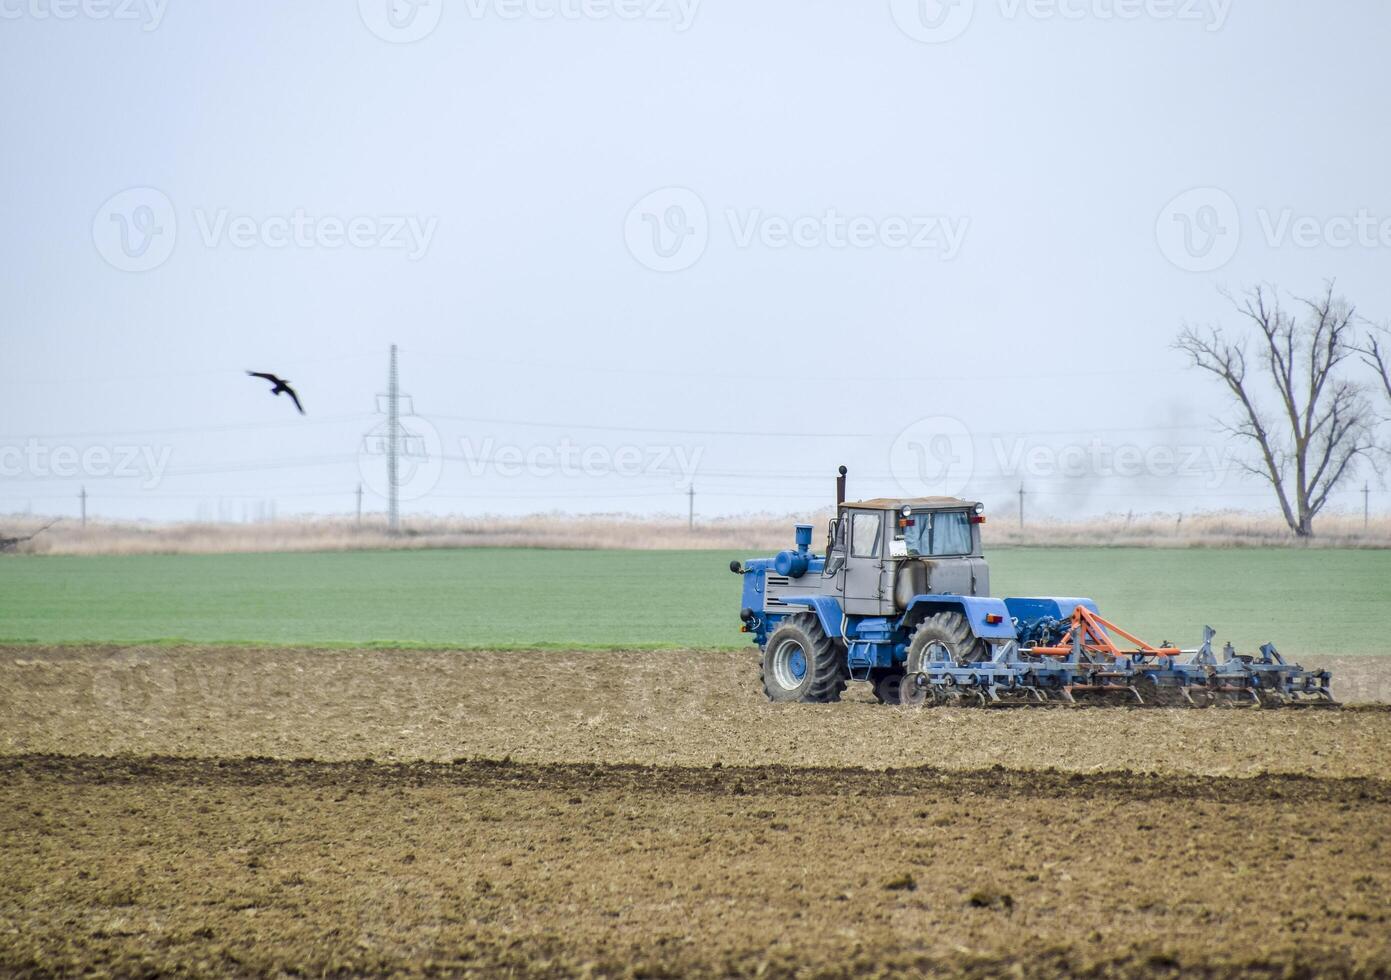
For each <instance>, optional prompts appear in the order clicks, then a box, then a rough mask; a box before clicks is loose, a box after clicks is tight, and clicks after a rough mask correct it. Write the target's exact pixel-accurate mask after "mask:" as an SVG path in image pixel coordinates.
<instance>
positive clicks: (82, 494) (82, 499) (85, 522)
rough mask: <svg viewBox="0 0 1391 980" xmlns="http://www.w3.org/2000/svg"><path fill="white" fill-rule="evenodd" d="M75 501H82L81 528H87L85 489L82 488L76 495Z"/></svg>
mask: <svg viewBox="0 0 1391 980" xmlns="http://www.w3.org/2000/svg"><path fill="white" fill-rule="evenodd" d="M77 499H78V500H80V501H82V526H83V527H86V526H87V488H86V487H83V488H82V492H81V493H79V494H78V495H77Z"/></svg>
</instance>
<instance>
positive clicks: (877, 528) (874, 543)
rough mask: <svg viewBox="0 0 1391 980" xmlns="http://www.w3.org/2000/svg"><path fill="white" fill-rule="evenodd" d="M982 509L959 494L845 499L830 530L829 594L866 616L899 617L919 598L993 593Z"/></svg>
mask: <svg viewBox="0 0 1391 980" xmlns="http://www.w3.org/2000/svg"><path fill="white" fill-rule="evenodd" d="M984 512H985V506H984V505H983V504H981V503H979V502H977V501H972V500H962V499H960V498H957V497H915V498H887V497H881V498H877V499H874V500H860V501H854V502H841V503H840V504H839V505H838V507H837V513H836V517H835V518H834V519H833V520H832V521H831V524H830V527H829V529H828V534H827V545H826V563H825V567H824V569H823V572H822V574H823V576H824V577H826V578H828V579H833V580H834V584H833V585H832V586H830V587H828V588H827V590H826V591H828V592H830V593H833V594H836V595H838V596H839V597H840V599H841V604H842V606H843V608H844V610H845V612H846V613H847V614H850V615H863V616H891V615H896V614H898V613H901V612H902V611H903V610H904V609H906V608H907V606H908V604H909V603H910V602H911V601H912V599H913V597H914V596H919V595H928V594H938V595H968V596H984V595H989V594H990V577H989V568H988V566H987V565H986V562H985V558H984V556H983V554H982V552H981V540H980V525H981V524H983V523H985V516H984Z"/></svg>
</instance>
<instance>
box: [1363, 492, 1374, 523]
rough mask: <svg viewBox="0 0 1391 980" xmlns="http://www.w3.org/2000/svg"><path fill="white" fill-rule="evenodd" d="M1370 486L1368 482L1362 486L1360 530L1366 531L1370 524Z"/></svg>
mask: <svg viewBox="0 0 1391 980" xmlns="http://www.w3.org/2000/svg"><path fill="white" fill-rule="evenodd" d="M1371 501H1372V485H1371V483H1370V482H1368V483H1364V484H1362V530H1364V531H1365V530H1366V529H1367V528H1368V527H1370V526H1371V523H1372V503H1371Z"/></svg>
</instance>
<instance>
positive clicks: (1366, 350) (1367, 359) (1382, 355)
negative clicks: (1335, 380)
mask: <svg viewBox="0 0 1391 980" xmlns="http://www.w3.org/2000/svg"><path fill="white" fill-rule="evenodd" d="M1381 334H1386V337H1383V336H1381ZM1388 337H1391V329H1388V328H1386V327H1382V328H1380V330H1379V331H1375V330H1374V331H1370V332H1368V334H1367V346H1366V347H1359V348H1358V349H1357V352H1358V353H1359V354H1361V355H1362V362H1363V363H1364V364H1366V365H1367V367H1369V368H1371V369H1372V370H1373V371H1375V372H1376V373H1377V375H1378V377H1379V378H1380V379H1381V387H1382V390H1383V391H1385V392H1386V401H1387V403H1388V404H1391V340H1388V339H1387V338H1388Z"/></svg>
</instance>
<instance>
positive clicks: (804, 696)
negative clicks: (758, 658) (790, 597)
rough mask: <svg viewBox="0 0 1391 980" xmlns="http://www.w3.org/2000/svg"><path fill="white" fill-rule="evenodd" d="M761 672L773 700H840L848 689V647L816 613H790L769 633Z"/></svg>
mask: <svg viewBox="0 0 1391 980" xmlns="http://www.w3.org/2000/svg"><path fill="white" fill-rule="evenodd" d="M759 673H760V675H761V676H762V680H763V690H764V693H766V694H767V695H768V700H770V701H804V702H811V703H815V704H824V703H826V702H830V701H839V700H840V695H841V692H842V691H844V690H845V681H846V668H845V651H844V648H843V647H842V646H841V644H840V643H838V642H836V641H835V640H832V639H831V638H830V637H829V636H827V635H826V631H825V630H823V629H822V628H821V624H820V622H818V621H817V619H816V617H815V616H814V615H811V614H810V613H804V614H799V615H796V616H789V617H788V618H787V619H785V620H784V621H783V622H782V624H781V625H780V626H778V628H777V629H775V630H773V635H772V636H770V637H768V643H767V645H766V646H764V648H763V666H762V669H761V670H760V671H759Z"/></svg>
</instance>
